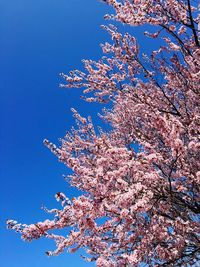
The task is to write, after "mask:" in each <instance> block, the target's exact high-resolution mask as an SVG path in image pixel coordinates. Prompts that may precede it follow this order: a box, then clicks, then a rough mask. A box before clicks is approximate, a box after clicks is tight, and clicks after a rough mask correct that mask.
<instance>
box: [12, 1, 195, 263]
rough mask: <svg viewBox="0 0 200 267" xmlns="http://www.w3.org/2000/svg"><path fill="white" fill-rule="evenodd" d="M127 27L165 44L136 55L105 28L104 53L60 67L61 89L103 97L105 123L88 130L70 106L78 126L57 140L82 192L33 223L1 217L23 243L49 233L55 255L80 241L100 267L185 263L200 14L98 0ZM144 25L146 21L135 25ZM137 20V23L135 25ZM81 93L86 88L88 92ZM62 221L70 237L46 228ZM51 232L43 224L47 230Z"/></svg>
mask: <svg viewBox="0 0 200 267" xmlns="http://www.w3.org/2000/svg"><path fill="white" fill-rule="evenodd" d="M104 2H106V3H107V4H109V5H111V6H113V8H114V10H115V15H106V18H108V19H112V20H113V19H114V20H117V21H120V22H122V23H124V24H128V25H132V26H140V25H148V24H149V25H151V28H150V29H151V30H152V33H150V32H145V33H144V34H145V35H146V38H156V39H158V38H160V39H162V43H163V45H162V46H160V47H159V48H158V49H157V50H155V51H152V53H151V54H150V55H145V54H142V53H141V51H140V49H139V45H138V42H137V40H136V39H135V38H134V36H132V35H130V34H129V33H125V34H124V35H122V34H121V33H120V32H118V30H117V28H116V27H115V26H113V25H109V26H104V28H105V29H106V30H107V31H108V32H109V34H110V35H111V38H112V43H111V44H109V43H105V44H104V45H102V49H103V52H104V53H105V56H104V57H103V58H102V59H101V60H99V61H98V62H96V61H91V60H85V61H84V66H85V70H86V71H85V73H84V72H81V71H78V70H75V71H73V72H71V73H70V75H65V74H62V76H63V78H64V79H65V81H66V83H65V84H64V85H63V87H78V88H82V87H83V88H85V89H84V93H86V97H85V99H86V100H87V101H89V102H92V101H97V102H100V103H106V102H109V101H110V102H111V103H112V108H111V109H104V110H103V115H101V116H102V118H103V119H104V120H105V121H106V122H107V123H109V124H110V125H111V128H112V130H109V131H103V130H99V131H98V133H97V132H96V131H95V128H94V126H93V123H92V121H91V118H90V117H89V118H87V119H86V118H83V117H81V115H80V114H79V113H78V112H77V111H76V110H72V111H73V113H74V117H75V118H76V121H77V127H76V128H75V129H72V131H71V132H70V133H67V135H66V136H65V137H64V139H63V140H62V144H61V146H60V147H59V148H57V147H56V146H55V145H53V144H52V143H50V142H49V141H47V140H45V141H44V143H45V144H46V145H47V147H49V148H50V150H51V151H52V152H53V153H55V155H56V156H57V157H58V158H59V160H60V161H62V162H63V163H64V164H66V165H67V166H68V167H69V168H71V169H72V170H73V175H70V177H69V180H70V183H71V184H72V185H73V186H75V187H77V188H78V189H80V190H81V191H82V192H84V193H83V194H82V195H81V196H79V197H77V198H73V199H72V200H70V199H68V198H67V197H66V196H65V195H64V194H63V193H57V194H56V199H57V200H58V201H60V202H61V208H60V209H52V210H48V209H46V211H47V212H49V213H53V214H54V215H55V217H54V219H53V220H46V221H44V222H38V223H35V224H31V225H26V224H19V223H17V222H15V221H13V220H9V221H8V227H9V228H12V229H14V230H16V231H17V232H20V233H21V235H22V238H23V239H24V240H27V241H31V240H33V239H38V238H40V237H42V236H45V237H47V238H51V239H54V240H55V242H56V245H57V249H56V250H55V251H48V252H47V254H48V255H57V254H59V253H61V252H63V251H64V249H65V248H68V249H69V251H70V252H75V251H76V250H78V249H79V248H85V249H86V251H87V253H88V254H89V255H90V256H91V257H89V258H86V260H88V261H96V264H97V266H99V267H104V266H105V267H117V266H119V267H120V266H140V264H141V263H144V264H147V266H187V264H195V263H197V262H198V260H199V259H200V256H199V252H200V240H199V234H200V233H199V217H198V216H199V213H200V204H199V200H200V194H199V184H200V171H199V170H200V153H199V148H200V142H199V133H200V132H199V129H200V128H199V126H200V112H199V111H200V95H199V92H200V90H199V89H200V41H199V32H200V13H199V10H200V9H199V8H198V7H197V6H196V5H195V4H194V5H192V3H191V1H190V0H132V1H131V0H118V1H117V0H105V1H104ZM143 28H144V27H143ZM143 28H142V29H143ZM87 94H89V95H87ZM66 227H69V228H71V231H70V233H69V235H68V236H61V235H56V234H53V233H52V231H50V230H54V229H62V228H66ZM49 231H50V232H49Z"/></svg>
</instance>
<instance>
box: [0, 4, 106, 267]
mask: <svg viewBox="0 0 200 267" xmlns="http://www.w3.org/2000/svg"><path fill="white" fill-rule="evenodd" d="M0 6H1V7H0V13H1V14H0V25H1V28H0V38H1V41H0V43H1V49H0V54H1V55H0V57H1V62H0V71H1V85H0V86H1V98H0V116H1V132H0V135H1V136H0V142H1V144H0V147H1V151H0V153H1V154H0V156H1V173H0V175H1V181H2V182H1V185H2V186H1V194H0V205H1V220H0V224H1V228H0V235H1V237H0V243H1V244H0V265H1V266H2V267H47V266H48V267H57V266H59V267H64V266H65V267H66V266H72V267H77V266H94V264H89V265H88V264H86V263H84V261H83V260H82V259H80V258H79V256H78V255H77V254H67V253H65V254H63V255H61V256H59V257H50V258H48V257H47V256H46V255H45V253H44V252H45V251H47V250H49V249H53V248H54V243H53V242H52V241H50V240H45V239H42V240H36V241H33V242H32V243H31V244H29V243H25V242H23V241H21V240H20V235H18V234H16V233H14V232H13V231H8V230H6V227H5V221H6V219H8V218H13V219H16V220H17V221H20V222H23V223H32V222H37V221H40V220H43V219H45V218H46V217H47V216H48V215H47V214H45V213H44V212H43V211H42V210H41V209H40V208H41V206H42V204H45V205H46V206H47V207H49V208H53V207H54V206H56V205H57V203H56V201H55V198H54V195H55V193H56V192H59V191H64V192H66V193H67V195H68V196H73V195H74V194H77V192H75V191H74V190H73V189H72V188H70V187H69V186H68V185H67V183H66V182H65V181H64V179H63V177H62V175H63V174H67V172H68V170H67V169H66V168H65V167H64V166H63V165H62V164H61V163H59V162H58V161H57V159H56V158H55V157H54V155H52V154H51V152H50V151H49V150H48V149H47V148H46V147H45V146H44V145H43V143H42V142H43V139H44V138H48V139H49V140H51V141H53V142H56V143H57V140H58V138H60V137H63V136H64V134H65V132H66V130H69V129H70V128H71V126H72V125H73V124H74V121H73V119H72V114H71V111H70V108H71V107H75V108H77V109H78V110H79V111H80V113H81V114H91V113H92V114H94V113H95V111H97V108H96V106H95V105H91V104H87V103H85V102H84V101H80V99H79V95H80V91H79V90H76V89H74V90H63V89H60V88H59V87H58V84H59V83H60V82H62V80H61V79H60V77H59V73H60V72H66V73H67V72H68V71H69V70H71V69H73V68H81V67H82V64H81V60H82V59H87V58H93V59H97V58H99V57H100V56H101V48H100V46H99V44H100V43H101V42H102V41H105V40H106V39H107V38H108V35H107V34H106V32H104V31H103V30H102V29H101V28H100V25H101V24H102V23H103V16H104V14H105V13H106V11H108V7H107V6H106V5H104V4H102V3H100V2H98V1H94V0H86V1H83V0H59V1H56V0H34V1H33V0H6V1H1V3H0ZM89 109H90V110H89Z"/></svg>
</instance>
